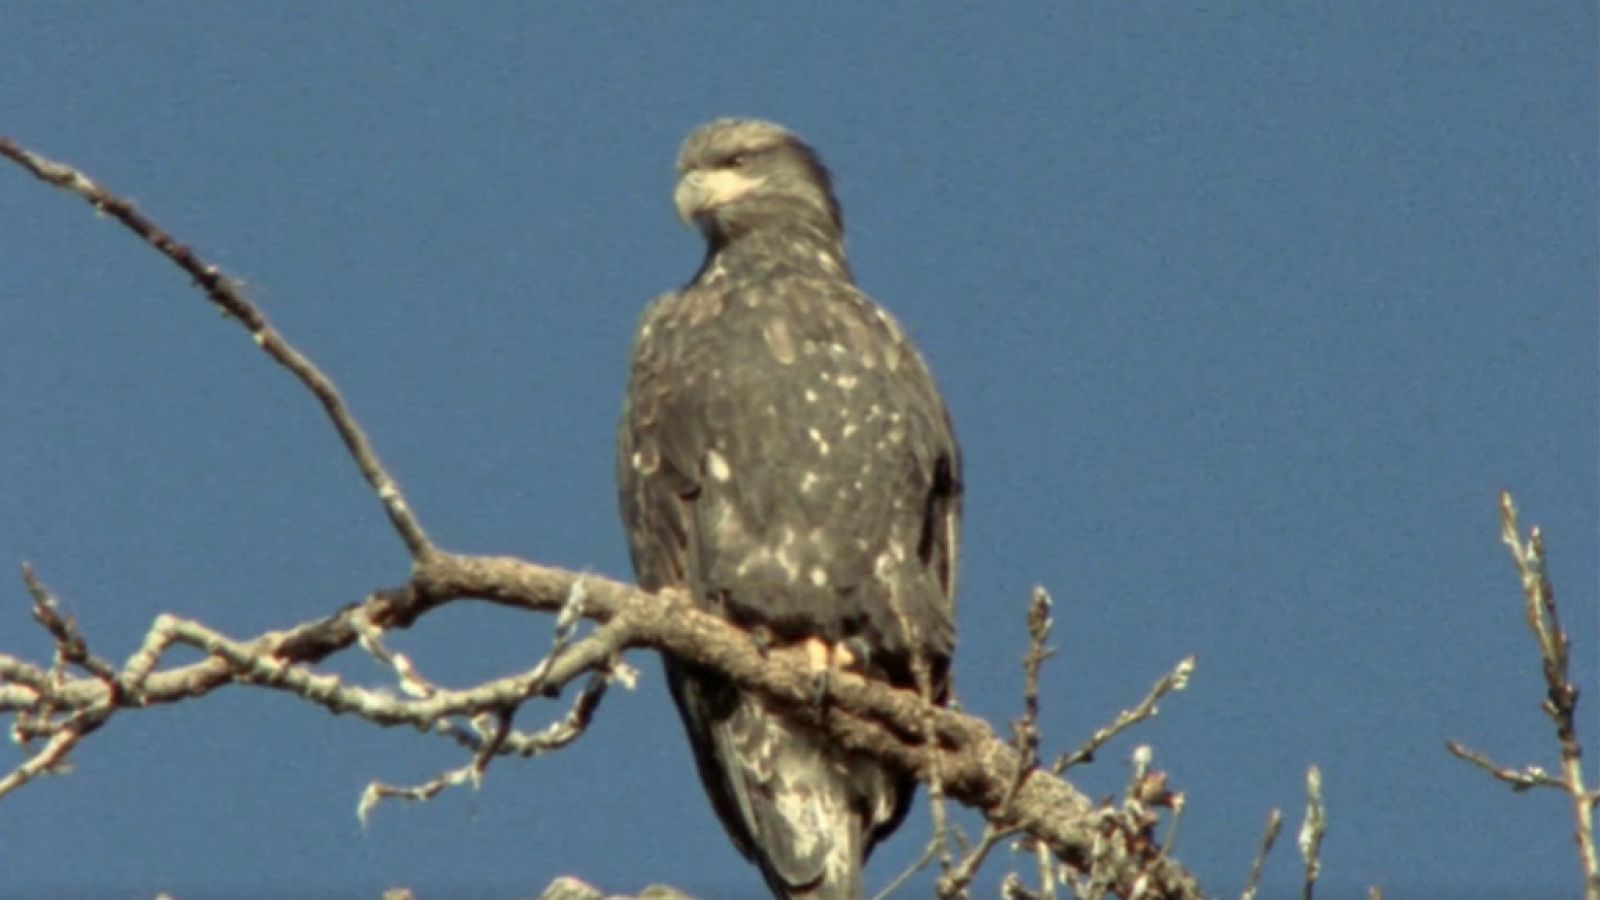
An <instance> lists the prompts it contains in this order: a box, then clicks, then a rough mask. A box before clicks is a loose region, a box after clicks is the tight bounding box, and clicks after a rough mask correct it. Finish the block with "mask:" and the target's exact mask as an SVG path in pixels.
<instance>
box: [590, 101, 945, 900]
mask: <svg viewBox="0 0 1600 900" xmlns="http://www.w3.org/2000/svg"><path fill="white" fill-rule="evenodd" d="M678 176H679V181H678V187H677V191H676V193H675V200H676V202H677V205H678V209H679V213H680V214H681V215H682V216H683V218H684V219H685V220H686V221H691V222H693V223H695V224H696V225H698V226H699V228H700V229H701V231H702V232H703V233H704V234H705V237H706V243H707V251H706V256H705V259H704V262H703V263H702V265H701V267H700V270H699V272H698V273H697V274H696V275H695V277H694V279H693V281H692V282H691V283H690V284H689V285H688V286H687V287H685V288H684V289H683V290H681V291H679V292H677V293H674V294H668V295H666V296H663V297H661V298H659V299H657V300H656V301H655V302H654V303H653V304H651V306H650V307H649V309H648V310H646V312H645V314H644V317H643V319H642V321H641V322H640V326H639V332H638V336H637V339H636V341H635V344H634V352H633V366H632V371H631V374H630V377H629V382H628V393H627V399H626V403H625V407H624V411H623V416H622V426H621V432H620V437H619V453H618V475H619V493H620V499H621V505H622V515H623V521H624V524H625V526H626V528H627V532H628V541H629V545H630V548H631V550H632V555H633V564H634V569H635V571H636V573H637V574H638V578H639V582H640V584H641V585H643V586H644V587H645V588H647V589H651V590H654V589H658V588H661V587H666V586H681V587H685V588H687V589H688V590H689V591H690V593H691V595H692V596H693V597H694V599H695V601H696V602H697V603H698V604H699V605H700V606H701V607H703V608H704V609H707V610H710V611H712V612H715V613H718V614H720V615H723V616H726V617H727V618H729V619H730V620H732V621H734V622H736V623H738V624H740V625H742V626H744V627H747V628H751V629H754V630H757V631H759V632H760V633H761V634H763V635H764V636H765V637H766V638H767V639H769V640H771V641H774V642H776V643H787V642H795V641H802V640H806V639H809V638H820V639H823V640H826V641H828V642H833V643H837V642H842V641H850V642H851V643H850V646H852V647H854V648H856V649H857V650H865V651H867V652H868V661H867V668H868V671H869V672H870V673H872V674H874V675H877V676H879V677H883V678H886V679H888V680H890V681H892V682H894V683H896V684H899V685H902V686H914V678H913V675H912V671H913V666H912V660H913V658H914V657H915V655H917V654H920V655H921V656H922V658H923V659H924V660H925V661H926V663H927V664H928V668H929V671H930V672H931V673H932V676H933V681H934V690H935V692H936V694H937V695H938V696H939V697H940V698H941V699H942V698H943V696H944V694H945V692H946V678H947V674H946V673H947V672H948V667H949V659H950V653H951V651H952V649H953V646H954V642H955V633H954V607H953V596H954V592H955V579H956V555H957V535H958V522H959V518H960V507H961V504H960V471H961V465H960V456H959V453H958V451H957V448H956V442H955V437H954V435H953V433H952V431H951V426H950V420H949V416H948V415H947V414H946V412H945V408H944V404H943V402H942V401H941V400H940V398H939V395H938V393H937V391H936V390H935V388H934V385H933V380H932V378H931V377H930V376H929V374H928V370H927V367H926V366H925V365H924V364H923V362H922V359H921V357H920V356H919V355H918V354H917V352H916V350H915V349H914V348H913V347H912V346H911V344H910V343H909V342H908V341H907V340H906V338H905V335H904V334H903V332H902V331H901V329H900V327H899V325H897V324H896V322H895V321H894V319H893V318H891V317H890V316H889V315H888V314H887V313H886V312H884V311H883V310H882V309H880V308H878V307H877V306H876V305H875V304H873V302H872V301H871V300H869V299H868V298H867V297H866V296H865V295H863V294H862V293H861V292H860V291H859V290H857V289H856V287H855V285H854V283H853V280H852V278H851V275H850V270H849V267H848V265H847V263H846V262H845V256H844V234H843V225H842V220H841V218H840V214H839V207H838V204H837V202H836V201H835V199H834V196H833V191H832V185H831V182H830V180H829V177H828V173H827V170H826V169H825V168H823V166H822V164H821V162H820V161H819V160H818V159H817V157H816V154H815V153H813V152H812V151H811V149H810V148H809V147H807V146H806V145H805V144H803V143H802V142H801V141H800V140H799V139H798V138H796V137H795V136H794V135H792V134H790V133H789V132H787V131H785V130H784V129H782V128H779V127H778V126H776V125H772V124H769V123H765V122H756V121H740V120H721V121H717V122H713V123H711V124H709V125H706V126H704V127H702V128H700V129H698V130H696V131H695V132H694V133H692V134H691V135H690V136H689V138H688V140H687V141H686V142H685V143H684V147H683V150H682V152H681V154H680V156H679V158H678ZM666 667H667V675H668V683H669V686H670V687H671V689H672V694H673V697H674V699H675V700H676V701H677V704H678V708H679V712H680V713H681V715H682V717H683V720H684V726H685V728H686V730H687V731H688V734H689V739H690V742H691V743H692V744H693V746H694V750H695V759H696V763H697V765H698V768H699V771H700V777H701V779H702V781H703V782H704V784H705V787H706V791H707V793H708V794H709V796H710V798H711V801H712V805H713V807H714V808H715V810H716V812H717V815H718V816H719V817H720V818H721V820H722V822H723V824H724V826H726V828H727V830H728V833H729V835H730V836H731V837H732V839H733V841H734V844H735V845H737V846H738V848H739V850H740V851H741V852H742V853H744V855H745V856H747V857H749V858H751V859H752V860H754V861H755V862H756V863H757V864H758V865H759V866H760V867H761V870H762V874H763V876H764V877H765V878H766V880H767V884H768V885H769V887H771V889H772V891H773V893H774V894H775V895H777V896H780V897H806V898H854V897H857V896H859V893H860V867H861V864H862V863H863V862H864V860H865V858H866V856H867V854H868V853H870V852H871V850H872V847H873V846H874V845H875V844H876V843H877V842H878V841H880V840H882V839H883V838H884V837H886V836H888V834H889V833H890V832H891V831H893V830H894V828H895V827H897V826H898V825H899V823H900V820H901V819H903V818H904V816H905V812H906V808H907V806H908V804H909V803H910V800H911V795H912V791H913V789H914V787H915V782H914V781H913V780H911V779H909V778H907V777H905V776H903V775H901V774H899V773H896V772H893V771H890V770H888V769H886V768H884V767H883V766H882V765H880V764H879V763H877V762H875V761H873V760H871V759H868V758H865V757H861V756H857V755H854V754H850V753H846V752H844V751H843V750H841V749H839V748H837V747H835V746H832V745H830V743H829V742H828V740H827V738H826V737H825V736H824V735H822V734H819V733H817V732H815V731H814V730H812V729H810V728H807V727H806V726H805V725H804V724H803V723H801V722H799V721H797V720H795V719H793V718H792V717H789V716H787V715H785V714H784V713H783V712H782V711H781V710H780V709H778V708H776V707H775V706H774V705H773V704H770V703H769V701H767V700H766V699H764V698H761V697H759V696H754V695H748V694H745V693H743V692H741V691H739V690H737V689H736V688H734V687H733V686H732V685H730V684H728V683H727V682H726V681H724V680H723V679H721V678H719V677H717V676H716V675H715V674H714V673H710V672H706V671H703V670H700V669H697V668H695V667H692V666H689V665H686V664H683V663H679V662H677V661H675V660H673V659H671V658H668V659H667V660H666Z"/></svg>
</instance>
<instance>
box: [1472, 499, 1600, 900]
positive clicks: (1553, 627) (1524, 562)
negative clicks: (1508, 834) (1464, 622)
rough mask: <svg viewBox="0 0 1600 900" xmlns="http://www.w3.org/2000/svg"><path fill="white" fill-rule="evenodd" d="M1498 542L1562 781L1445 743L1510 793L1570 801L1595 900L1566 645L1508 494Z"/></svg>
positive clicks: (1597, 859) (1596, 877) (1598, 896)
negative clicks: (1548, 790)
mask: <svg viewBox="0 0 1600 900" xmlns="http://www.w3.org/2000/svg"><path fill="white" fill-rule="evenodd" d="M1500 540H1501V541H1502V542H1503V543H1504V544H1505V545H1506V549H1508V550H1509V551H1510V552H1511V561H1512V563H1513V564H1515V565H1516V567H1517V575H1518V576H1519V577H1520V578H1521V580H1522V600H1523V608H1522V611H1523V617H1524V619H1525V620H1526V621H1527V624H1528V630H1529V631H1531V632H1533V637H1534V640H1535V641H1537V642H1538V645H1539V659H1540V661H1541V662H1542V663H1543V667H1544V682H1545V699H1544V701H1543V702H1542V703H1540V704H1539V708H1540V709H1542V710H1544V713H1545V715H1546V716H1548V717H1549V718H1550V723H1551V725H1552V726H1554V728H1555V732H1556V742H1557V743H1558V744H1559V745H1560V747H1561V777H1559V778H1557V777H1555V776H1553V775H1550V774H1549V773H1548V772H1546V771H1545V770H1544V769H1543V768H1542V767H1540V766H1532V765H1530V766H1526V767H1524V768H1522V769H1513V768H1510V767H1508V766H1502V765H1499V764H1497V763H1495V762H1494V761H1493V760H1491V759H1490V758H1489V757H1488V755H1487V754H1483V753H1479V752H1477V751H1475V750H1471V749H1469V748H1468V747H1466V746H1465V745H1463V744H1461V743H1460V742H1459V741H1447V742H1445V748H1446V749H1448V750H1449V751H1450V752H1451V753H1452V754H1454V755H1455V756H1456V757H1457V758H1459V759H1463V760H1466V761H1467V762H1469V763H1472V764H1473V765H1475V766H1477V767H1478V768H1480V769H1482V770H1484V771H1485V772H1488V773H1489V774H1490V775H1492V776H1494V777H1495V778H1497V779H1499V780H1501V781H1504V782H1506V783H1507V784H1509V785H1511V789H1512V790H1514V791H1525V790H1528V789H1529V788H1534V787H1553V788H1556V789H1558V790H1560V791H1562V792H1563V793H1565V794H1567V796H1568V797H1570V798H1571V800H1572V818H1573V822H1574V825H1575V827H1574V829H1573V831H1574V834H1573V837H1574V839H1575V840H1576V842H1577V844H1578V863H1579V865H1580V866H1581V867H1582V869H1583V896H1584V897H1585V898H1586V900H1600V846H1597V844H1596V841H1595V831H1594V808H1595V804H1596V803H1600V791H1591V790H1589V789H1588V787H1587V786H1586V782H1585V781H1584V775H1583V745H1582V743H1581V742H1580V741H1579V740H1578V725H1577V710H1578V686H1577V685H1575V684H1573V683H1572V678H1571V676H1570V674H1569V672H1568V668H1569V667H1568V653H1569V650H1570V646H1571V642H1570V641H1569V640H1568V638H1567V631H1566V629H1565V628H1563V627H1562V625H1561V617H1560V615H1558V613H1557V609H1556V592H1555V588H1554V587H1552V586H1551V584H1550V572H1549V568H1548V566H1547V565H1546V561H1545V553H1544V534H1543V533H1542V532H1541V531H1540V530H1539V526H1537V525H1535V526H1533V528H1531V529H1529V531H1528V538H1527V540H1526V541H1524V540H1523V538H1522V531H1521V529H1520V528H1519V527H1518V525H1517V506H1516V503H1515V502H1514V501H1513V500H1512V499H1511V492H1509V491H1501V492H1500Z"/></svg>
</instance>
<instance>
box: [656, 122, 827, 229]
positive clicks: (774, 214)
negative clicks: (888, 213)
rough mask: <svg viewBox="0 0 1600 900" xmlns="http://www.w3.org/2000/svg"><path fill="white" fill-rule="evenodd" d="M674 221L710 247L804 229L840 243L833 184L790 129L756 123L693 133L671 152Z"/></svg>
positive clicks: (730, 124)
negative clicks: (775, 230) (749, 235)
mask: <svg viewBox="0 0 1600 900" xmlns="http://www.w3.org/2000/svg"><path fill="white" fill-rule="evenodd" d="M672 199H673V202H674V203H675V204H676V205H677V207H678V217H679V218H681V219H683V221H684V223H685V224H691V223H692V224H694V225H698V226H699V227H700V230H701V231H703V232H705V234H706V236H707V237H708V238H710V239H712V240H713V241H722V240H727V239H729V238H732V237H734V236H736V235H738V234H741V233H745V232H749V231H753V230H756V229H759V228H761V227H763V226H767V225H783V226H788V227H792V226H794V225H796V224H809V225H812V226H813V227H819V228H823V229H825V230H827V231H829V232H830V233H831V234H832V236H834V237H835V238H840V237H843V234H844V222H843V219H842V218H841V217H840V214H839V203H838V201H837V200H835V199H834V196H833V179H832V178H831V177H830V176H829V175H828V170H827V168H826V167H825V166H823V164H822V160H821V159H819V158H818V157H817V154H816V151H814V150H812V149H811V148H810V147H809V146H807V145H806V143H805V142H804V141H802V140H800V138H798V137H796V136H795V135H794V134H793V133H792V132H790V131H789V130H787V129H785V128H783V127H781V126H778V125H774V124H772V123H771V122H762V121H760V120H757V119H718V120H717V121H715V122H711V123H709V124H706V125H702V126H700V127H699V128H696V129H695V130H694V131H693V132H691V133H690V134H689V137H688V138H687V139H685V140H684V142H683V149H682V150H681V151H679V153H678V186H677V189H676V190H675V191H673V195H672Z"/></svg>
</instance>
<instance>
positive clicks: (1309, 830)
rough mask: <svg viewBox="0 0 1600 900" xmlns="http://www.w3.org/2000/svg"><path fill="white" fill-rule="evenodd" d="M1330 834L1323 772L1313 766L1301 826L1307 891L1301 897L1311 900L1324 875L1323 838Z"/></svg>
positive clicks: (1309, 773) (1308, 770) (1308, 772)
mask: <svg viewBox="0 0 1600 900" xmlns="http://www.w3.org/2000/svg"><path fill="white" fill-rule="evenodd" d="M1327 833H1328V813H1327V808H1326V807H1325V806H1324V805H1323V802H1322V770H1321V769H1320V768H1318V767H1317V766H1315V765H1313V766H1312V767H1311V768H1309V769H1307V770H1306V818H1305V821H1304V822H1302V823H1301V824H1300V841H1299V843H1300V858H1301V859H1303V860H1305V864H1306V879H1305V889H1304V890H1303V891H1301V894H1300V896H1301V897H1303V898H1305V900H1311V898H1312V896H1313V895H1314V894H1315V892H1316V888H1317V878H1318V877H1320V876H1321V875H1322V838H1323V837H1324V836H1325V835H1326V834H1327Z"/></svg>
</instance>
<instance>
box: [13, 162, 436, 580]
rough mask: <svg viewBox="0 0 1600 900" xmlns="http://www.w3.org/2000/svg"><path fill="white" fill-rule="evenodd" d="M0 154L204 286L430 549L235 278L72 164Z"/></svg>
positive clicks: (349, 427)
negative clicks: (309, 399) (295, 382)
mask: <svg viewBox="0 0 1600 900" xmlns="http://www.w3.org/2000/svg"><path fill="white" fill-rule="evenodd" d="M0 156H4V157H6V158H7V159H10V160H11V161H13V162H15V163H16V164H18V165H20V166H22V167H23V168H24V169H27V170H28V171H29V172H31V173H33V175H34V176H35V177H37V178H39V179H40V180H42V181H45V182H48V183H50V184H53V185H55V186H56V187H58V188H62V189H63V190H67V191H71V192H72V193H74V194H77V195H78V196H79V197H81V198H83V199H84V200H85V201H87V202H88V204H89V205H90V206H93V207H94V208H95V210H96V211H98V212H101V213H104V214H105V215H108V216H111V217H112V218H113V219H116V220H117V221H118V222H121V223H122V224H123V225H125V226H126V227H127V228H128V229H129V230H130V231H132V232H133V233H134V234H137V235H138V236H139V237H140V238H141V239H143V240H144V242H145V243H147V244H149V245H150V246H152V247H154V248H155V249H156V250H157V251H159V252H160V253H161V254H162V255H163V256H165V257H166V258H167V259H170V260H172V262H173V263H175V264H176V265H177V266H178V268H180V269H182V270H183V271H185V272H187V273H189V277H190V278H193V279H194V281H195V283H196V284H198V285H199V286H200V288H201V290H203V291H205V294H206V298H207V299H209V300H210V301H211V302H212V303H214V304H216V305H217V307H218V308H220V309H221V310H222V311H223V312H225V313H227V314H228V315H230V316H232V317H233V318H235V319H237V320H238V321H239V323H240V324H241V325H243V326H244V327H245V328H246V329H247V330H248V331H249V332H250V337H251V339H252V340H254V341H255V343H256V346H258V347H260V348H261V349H262V350H265V351H266V352H267V355H268V356H270V357H272V359H273V360H274V361H276V362H277V363H278V364H279V365H281V366H283V367H284V368H286V369H288V370H289V371H290V372H291V373H292V374H293V375H294V377H295V378H297V379H299V380H300V383H301V384H303V385H305V386H306V389H307V390H309V391H311V393H312V394H313V395H315V396H316V398H317V400H318V402H320V403H321V404H322V408H323V409H324V410H325V411H326V412H327V414H328V418H329V420H331V421H332V422H333V427H334V428H335V429H336V430H337V431H338V432H339V437H340V438H341V439H343V440H344V445H345V448H346V449H347V450H349V451H350V456H351V457H352V458H354V459H355V461H356V465H357V466H358V467H360V469H361V477H363V478H365V479H366V480H367V484H368V485H370V486H371V487H372V490H373V491H374V492H375V493H376V494H377V495H378V499H379V500H381V501H382V502H383V508H384V511H385V512H386V513H388V516H389V522H390V524H392V525H393V526H394V529H395V531H396V532H397V533H398V534H399V535H400V539H401V540H402V541H404V542H405V545H406V549H407V550H408V551H409V552H410V553H411V556H412V558H413V559H418V558H421V557H423V556H426V555H427V554H428V553H429V552H431V551H432V549H433V545H432V544H430V543H429V542H428V536H427V534H426V533H425V532H424V531H423V530H422V526H421V525H420V524H418V522H417V520H416V517H415V516H413V515H412V513H411V508H410V507H409V506H407V505H406V500H405V497H404V496H402V495H401V493H400V485H399V484H398V483H397V482H396V481H395V480H394V478H393V476H391V475H390V474H389V471H388V470H387V469H385V468H384V467H383V463H382V462H381V461H380V460H379V459H378V452H377V451H376V450H375V449H373V447H372V442H371V441H369V440H368V439H367V434H366V432H365V431H363V430H362V428H361V426H360V425H359V424H358V423H357V422H356V420H355V417H354V416H353V415H351V413H350V409H349V407H347V406H345V402H344V398H343V397H341V396H340V395H339V391H338V389H337V388H335V387H334V386H333V382H332V381H330V380H329V379H328V377H327V376H326V375H323V374H322V372H321V370H319V369H318V368H317V367H316V366H314V365H312V363H311V361H310V360H309V359H306V358H305V357H304V356H303V355H301V353H300V351H298V350H296V349H294V348H293V347H292V346H290V345H289V343H288V342H287V341H285V340H284V339H283V336H282V335H280V334H278V331H277V329H275V328H273V327H272V324H271V323H270V322H268V321H267V317H266V316H264V315H262V314H261V311H260V310H258V309H256V307H255V305H254V304H252V303H251V302H250V301H249V300H247V299H245V297H244V294H243V293H242V292H241V291H240V288H239V284H238V282H237V281H235V280H234V279H232V278H229V277H228V276H227V275H225V274H223V272H222V270H220V269H218V268H217V267H216V266H214V265H211V264H209V263H207V262H205V261H203V260H201V259H200V258H199V257H198V256H196V255H195V253H194V251H193V250H191V249H189V248H188V247H187V246H185V245H184V244H182V243H179V242H178V241H177V240H176V239H174V238H173V237H172V235H170V234H168V233H167V232H166V231H164V230H163V229H162V228H161V227H160V226H158V225H156V223H154V222H152V221H150V220H149V219H148V218H146V217H145V216H144V214H143V213H141V212H139V210H138V209H136V208H135V207H134V205H133V204H132V203H130V202H128V201H127V200H125V199H123V198H122V197H119V196H117V195H115V194H113V193H111V192H110V191H108V190H106V189H105V188H103V187H101V186H100V185H99V184H96V183H95V182H94V181H92V180H90V178H89V177H88V176H86V175H84V174H83V173H82V172H79V171H78V170H77V169H74V168H72V167H71V166H67V165H63V164H61V163H58V162H54V161H52V160H49V159H46V158H44V157H43V156H40V155H39V154H37V153H34V152H32V151H29V150H26V149H24V148H23V147H22V146H21V145H19V144H17V142H15V141H13V140H11V139H10V138H8V137H5V136H4V135H0Z"/></svg>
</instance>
